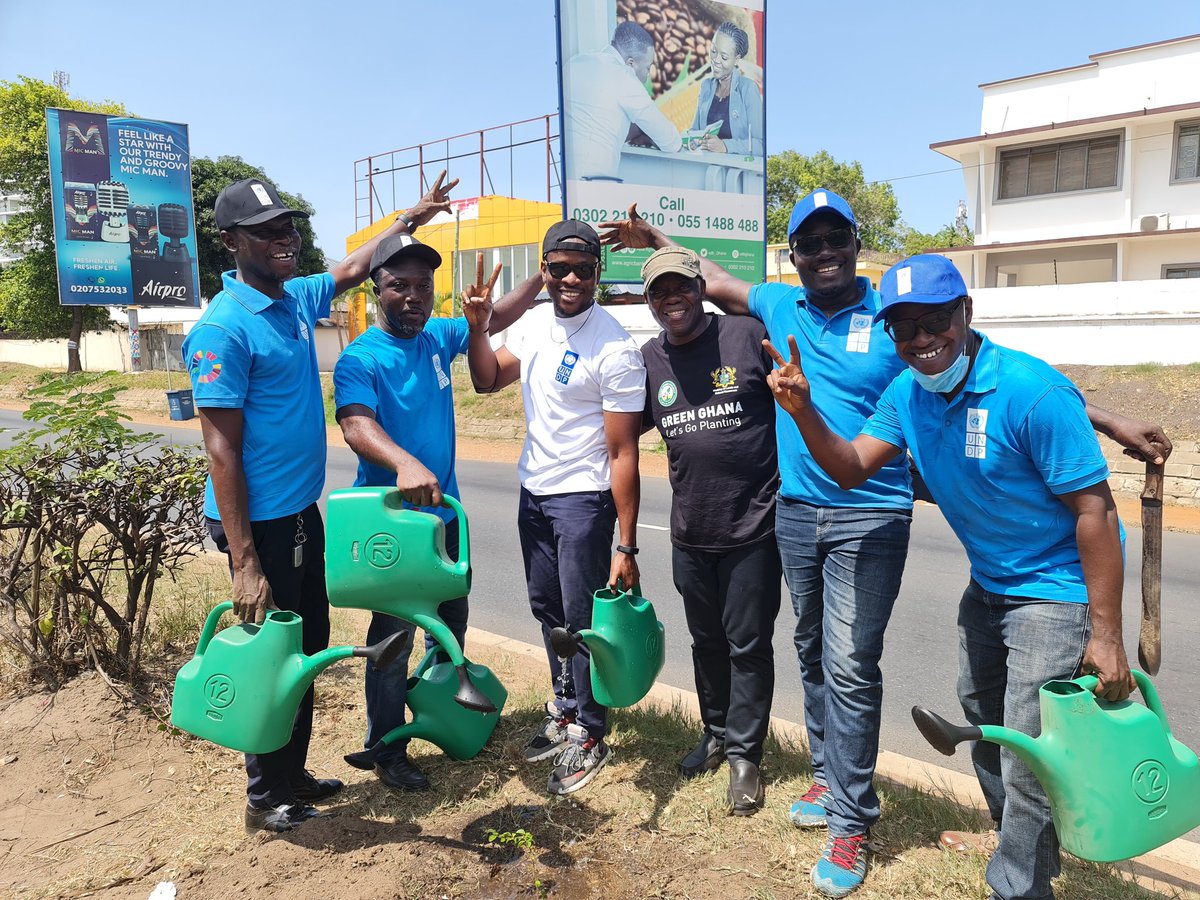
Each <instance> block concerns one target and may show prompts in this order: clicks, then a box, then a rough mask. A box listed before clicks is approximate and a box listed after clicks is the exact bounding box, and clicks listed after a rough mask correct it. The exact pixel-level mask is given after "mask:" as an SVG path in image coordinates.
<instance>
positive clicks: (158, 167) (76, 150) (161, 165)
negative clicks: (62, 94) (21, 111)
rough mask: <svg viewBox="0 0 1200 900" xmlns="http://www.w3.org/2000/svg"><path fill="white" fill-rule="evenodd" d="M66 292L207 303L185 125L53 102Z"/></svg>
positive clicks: (57, 227)
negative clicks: (202, 292)
mask: <svg viewBox="0 0 1200 900" xmlns="http://www.w3.org/2000/svg"><path fill="white" fill-rule="evenodd" d="M46 128H47V137H48V139H49V144H50V190H51V198H52V200H53V206H54V249H55V253H56V255H57V257H58V299H59V302H60V303H61V304H63V305H64V306H74V305H81V304H82V305H94V306H140V307H157V306H170V307H187V306H199V305H200V276H199V268H198V265H197V260H196V220H195V217H194V215H193V214H192V158H191V152H190V150H189V145H188V132H187V126H186V125H180V124H177V123H173V122H155V121H150V120H147V119H132V118H127V117H124V116H106V115H101V114H100V113H89V112H76V111H75V110H70V109H47V110H46Z"/></svg>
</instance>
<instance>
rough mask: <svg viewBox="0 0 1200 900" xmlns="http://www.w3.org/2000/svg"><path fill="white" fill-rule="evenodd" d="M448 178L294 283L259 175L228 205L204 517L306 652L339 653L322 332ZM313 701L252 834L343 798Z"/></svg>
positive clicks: (198, 334)
mask: <svg viewBox="0 0 1200 900" xmlns="http://www.w3.org/2000/svg"><path fill="white" fill-rule="evenodd" d="M444 176H445V173H442V176H441V177H439V178H438V180H437V182H436V183H435V184H434V186H433V188H432V189H431V190H430V191H429V193H427V194H426V195H425V196H424V197H422V198H421V200H420V201H419V202H418V203H416V204H415V205H414V206H413V207H412V208H411V209H410V210H409V211H408V213H407V214H406V215H403V216H400V217H398V218H397V220H396V221H395V222H394V223H392V225H391V226H390V227H389V228H387V229H386V230H385V231H383V232H382V233H381V234H380V235H379V236H378V237H375V238H373V239H371V240H370V241H367V243H365V244H364V245H363V246H362V247H359V248H358V249H357V250H355V251H354V252H353V253H351V254H349V255H348V256H347V257H346V258H345V259H343V260H342V261H341V262H340V263H338V264H337V265H336V266H334V267H333V269H332V270H330V271H329V272H323V273H321V274H318V275H309V276H305V277H300V278H297V277H296V267H297V263H298V259H299V254H300V233H299V232H298V231H297V230H296V227H295V224H294V222H293V219H294V217H295V216H304V217H306V218H307V217H308V213H306V212H303V211H302V210H298V209H291V208H289V207H288V206H287V205H286V204H285V203H284V202H283V201H282V200H281V199H280V197H279V193H278V192H277V191H276V190H275V187H274V185H272V184H271V183H270V182H268V181H265V180H263V179H259V178H249V179H245V180H242V181H239V182H236V183H235V184H231V185H229V186H228V187H226V188H225V189H224V190H223V191H221V193H220V195H219V196H218V197H217V202H216V207H215V213H216V222H217V227H218V228H219V229H220V233H221V243H222V244H223V245H224V246H225V249H226V250H228V251H229V252H230V253H231V254H232V255H233V260H234V265H235V268H234V269H233V270H232V271H229V272H225V273H224V275H223V276H222V278H223V282H224V289H223V290H222V291H220V292H219V293H218V294H217V295H216V296H215V297H213V299H212V301H211V302H210V303H209V304H208V307H207V308H206V309H205V310H204V312H203V314H202V315H201V316H200V319H199V321H198V322H197V323H196V324H195V325H194V326H193V327H192V330H191V331H190V332H188V335H187V338H186V339H185V340H184V343H183V358H184V362H185V363H186V365H187V367H188V374H189V375H190V377H191V382H192V390H193V393H194V396H195V404H196V408H197V409H198V411H199V415H200V426H201V429H202V431H203V434H204V446H205V449H206V451H207V453H208V471H209V477H208V485H207V488H206V494H205V501H204V514H205V517H206V518H207V520H208V529H209V533H210V535H211V537H212V539H213V541H214V543H215V544H216V545H217V548H218V549H219V550H221V551H222V552H223V553H225V554H227V555H228V557H229V567H230V573H231V574H232V576H233V597H232V599H233V609H234V613H235V614H236V615H237V617H238V618H239V619H241V620H242V621H243V622H251V623H261V622H263V621H264V619H265V617H266V614H267V610H268V609H274V608H278V609H286V610H291V611H293V612H296V613H299V614H300V616H301V617H302V618H303V621H304V630H303V640H302V647H303V650H304V653H305V654H309V655H311V654H313V653H316V652H318V651H320V650H322V649H324V648H325V647H326V646H327V645H328V643H329V598H328V595H327V594H326V591H325V529H324V524H323V522H322V520H321V514H320V511H319V509H318V507H317V501H318V500H319V499H320V497H321V491H322V488H323V487H324V484H325V409H324V402H323V400H322V396H321V381H320V377H319V375H318V372H317V352H316V344H315V339H314V338H315V335H314V330H315V328H316V323H317V320H318V319H321V318H324V317H326V316H328V315H329V304H330V301H331V300H332V299H333V297H334V295H335V294H337V293H339V292H341V291H344V290H346V289H347V288H350V287H353V286H354V285H357V284H360V283H361V282H362V281H363V280H364V279H365V278H366V277H367V269H368V263H369V261H370V259H371V255H372V254H373V253H374V252H375V248H376V246H377V245H378V244H379V242H380V241H381V240H384V239H386V238H388V237H391V236H392V235H394V234H399V233H403V232H407V231H408V230H409V229H410V228H412V227H415V226H416V225H419V224H421V223H423V222H426V221H428V220H429V219H430V218H432V217H433V216H434V215H435V214H437V213H438V212H439V211H443V210H448V209H449V200H448V196H447V192H448V191H449V190H450V188H452V187H453V186H454V184H456V183H457V182H451V183H450V184H449V185H447V186H446V187H445V188H444V189H443V187H442V177H444ZM312 716H313V691H312V688H311V687H310V688H309V689H308V691H307V692H306V693H305V695H304V698H303V700H302V701H301V704H300V708H299V711H298V712H297V714H296V721H295V725H294V727H293V730H292V736H291V739H290V740H289V742H288V743H287V744H286V745H284V746H283V747H282V748H280V749H279V750H275V751H273V752H271V753H259V754H253V753H250V754H247V755H246V774H247V776H248V784H247V787H246V794H247V804H246V812H245V824H246V829H247V830H248V831H258V830H263V831H272V832H282V831H289V830H291V829H292V828H294V827H296V826H297V825H299V824H301V823H302V822H304V821H305V820H307V819H310V818H313V817H314V816H316V815H317V814H318V813H317V810H316V808H315V807H313V806H312V805H311V804H313V803H316V802H319V801H323V800H327V799H328V798H330V797H332V796H333V795H334V794H336V793H337V792H338V791H340V790H341V789H342V783H341V782H340V781H338V780H337V779H336V778H322V779H318V778H315V777H313V776H312V775H311V774H310V773H309V772H308V770H307V769H306V768H305V763H306V760H307V758H308V744H309V739H310V737H311V734H312Z"/></svg>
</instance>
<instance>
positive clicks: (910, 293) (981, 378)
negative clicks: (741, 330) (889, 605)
mask: <svg viewBox="0 0 1200 900" xmlns="http://www.w3.org/2000/svg"><path fill="white" fill-rule="evenodd" d="M880 294H881V296H882V305H881V307H880V309H879V310H878V311H877V312H876V313H875V314H874V316H873V318H874V320H875V321H876V322H882V323H883V326H884V328H885V330H886V331H887V333H888V334H889V336H890V337H891V339H892V341H894V348H895V354H896V358H897V360H899V362H900V364H901V365H902V366H903V370H902V372H901V374H900V375H899V377H897V378H896V379H895V381H893V382H892V383H891V385H890V386H889V387H888V388H887V389H886V390H885V391H884V392H883V395H882V397H880V399H879V401H878V404H877V406H876V408H875V411H874V414H873V415H872V416H871V417H870V418H869V419H868V420H867V421H866V422H865V423H864V424H863V426H862V428H861V431H860V432H859V433H858V436H857V437H855V438H854V439H853V440H852V441H847V440H845V439H844V438H841V437H839V436H838V432H840V429H839V428H837V426H836V425H834V426H833V427H831V425H830V424H826V419H825V418H824V417H823V416H822V414H821V413H820V412H818V411H817V408H816V407H815V406H814V405H813V402H814V401H815V402H816V403H817V404H819V406H820V408H821V410H822V411H824V410H825V409H826V396H827V395H828V393H829V388H828V385H826V384H824V383H819V384H818V383H817V382H815V381H814V382H813V386H812V388H811V389H810V387H809V381H808V379H807V378H806V377H805V372H804V371H803V370H802V366H803V367H805V368H806V367H807V366H808V358H807V357H805V356H804V352H802V351H801V350H799V349H798V345H797V341H796V339H795V337H793V336H790V335H789V337H788V351H789V359H788V360H786V361H785V360H784V359H783V357H782V356H781V355H780V354H779V352H778V351H777V350H776V349H775V348H774V347H770V348H769V349H768V352H769V353H770V354H771V355H772V357H773V358H774V359H775V361H776V363H777V364H779V366H780V368H779V369H777V370H776V371H774V372H773V373H772V374H771V375H770V376H769V377H768V381H769V383H770V384H771V387H772V390H773V392H774V393H775V397H776V400H777V401H778V403H779V405H780V407H781V408H782V409H784V410H786V411H787V413H789V418H790V419H791V421H793V422H794V423H795V425H796V426H797V429H798V431H799V433H800V434H801V435H802V436H803V438H804V441H805V444H806V445H807V446H808V449H809V452H810V453H811V454H812V458H813V459H814V460H815V461H816V463H817V464H818V465H819V466H820V467H821V468H822V469H823V470H824V471H825V472H827V473H829V475H830V476H832V477H833V478H834V480H835V481H836V482H837V484H838V485H839V487H840V488H841V489H845V490H852V489H854V488H856V487H857V486H858V485H860V484H863V483H864V482H866V481H868V480H869V479H870V478H872V477H874V476H875V475H876V474H877V473H879V472H880V471H882V470H883V469H884V468H885V467H886V466H887V465H889V464H890V463H891V461H892V460H894V459H896V458H897V456H901V457H902V456H903V451H905V450H907V451H908V452H909V453H911V454H912V455H913V458H914V459H915V460H916V463H917V466H918V467H919V469H920V471H921V472H922V473H923V475H924V477H925V480H926V483H927V484H928V486H929V489H930V492H931V493H932V494H933V497H934V499H935V500H936V501H937V503H938V505H939V507H940V508H941V510H942V513H943V515H945V517H946V521H947V522H948V523H949V524H950V527H951V528H953V529H954V533H955V534H956V535H957V536H958V538H959V540H960V541H962V543H963V546H964V548H965V549H966V551H967V557H968V559H969V560H970V563H971V580H970V583H969V584H968V586H967V589H966V591H965V592H964V593H963V596H962V600H961V602H960V605H959V615H958V631H959V669H960V674H959V681H958V691H959V697H960V700H961V702H962V706H963V711H964V712H965V713H966V716H967V719H968V720H969V721H970V722H971V724H973V725H1000V724H1003V725H1006V726H1008V727H1009V728H1016V729H1018V730H1020V731H1023V732H1025V733H1027V734H1030V735H1034V736H1036V735H1037V734H1038V733H1039V731H1040V727H1041V723H1040V711H1039V705H1038V690H1039V688H1040V687H1041V685H1042V684H1044V683H1045V682H1047V681H1051V680H1054V679H1064V678H1072V677H1075V676H1076V675H1077V674H1079V673H1080V672H1081V671H1082V672H1083V673H1084V674H1095V675H1096V676H1097V677H1098V679H1099V684H1098V685H1097V687H1096V693H1097V694H1098V695H1101V696H1103V697H1105V698H1107V699H1108V700H1113V701H1118V700H1123V699H1125V698H1126V697H1127V696H1128V695H1129V692H1130V690H1131V688H1132V687H1133V686H1134V682H1133V678H1132V676H1131V675H1130V672H1129V663H1128V661H1127V660H1126V657H1125V649H1124V646H1123V644H1122V638H1121V586H1122V581H1123V564H1122V560H1123V554H1122V548H1121V536H1120V523H1119V522H1118V519H1117V511H1116V506H1115V505H1114V503H1113V499H1112V495H1111V494H1110V492H1109V488H1108V482H1107V480H1106V479H1107V477H1108V466H1107V465H1106V463H1105V461H1104V456H1103V455H1102V454H1101V452H1100V447H1099V445H1098V444H1097V441H1096V435H1095V431H1094V430H1093V426H1092V423H1091V422H1089V421H1088V415H1087V411H1086V409H1085V403H1084V399H1083V395H1082V394H1081V393H1080V392H1079V390H1078V389H1077V388H1076V387H1075V386H1074V385H1073V384H1071V382H1070V381H1068V380H1067V379H1066V378H1065V377H1064V376H1062V375H1060V374H1059V373H1058V372H1056V371H1055V370H1054V369H1053V368H1051V367H1050V366H1049V365H1047V364H1046V363H1044V362H1042V361H1041V360H1039V359H1036V358H1034V357H1032V356H1028V355H1027V354H1024V353H1018V352H1017V351H1014V350H1009V349H1007V348H1004V347H1000V346H998V345H996V344H993V343H992V342H991V341H990V340H989V339H988V338H987V337H986V336H984V335H983V334H980V333H979V332H977V331H974V330H972V329H971V327H970V325H971V314H972V303H971V298H970V297H969V296H968V295H967V288H966V285H965V284H964V283H963V280H962V277H961V276H960V275H959V273H958V270H957V269H955V267H954V264H953V263H951V262H950V261H949V260H948V259H946V258H945V257H943V256H932V255H921V256H914V257H912V258H911V259H907V260H904V261H903V262H901V263H899V264H897V265H895V266H893V267H892V268H891V269H889V270H888V271H887V273H885V274H884V276H883V279H882V282H881V284H880ZM831 424H832V423H831ZM972 758H973V760H974V763H975V771H976V774H977V776H978V778H979V783H980V786H981V787H982V788H983V792H984V795H985V797H986V798H987V803H988V809H989V811H990V812H991V815H992V818H993V819H994V820H995V822H996V823H997V827H998V830H999V844H998V847H997V849H996V851H995V853H994V854H993V855H992V858H991V861H990V862H989V864H988V869H987V880H988V883H989V884H990V885H991V887H992V890H993V891H995V896H997V897H1000V898H1002V900H1018V898H1020V900H1034V898H1048V897H1052V896H1053V893H1052V891H1051V887H1050V879H1051V878H1053V877H1054V876H1056V875H1057V874H1058V871H1059V861H1058V840H1057V837H1056V835H1055V833H1054V826H1053V823H1052V821H1051V817H1050V805H1049V802H1048V801H1047V799H1046V795H1045V793H1044V792H1043V790H1042V788H1041V786H1040V785H1039V783H1038V781H1037V779H1036V778H1035V777H1034V775H1033V773H1032V772H1031V771H1030V770H1029V768H1028V767H1027V766H1026V765H1025V764H1024V763H1023V762H1021V761H1020V760H1019V759H1017V758H1016V757H1015V756H1014V755H1013V754H1012V753H1011V752H1009V751H1007V750H1004V751H1001V750H1000V748H999V747H998V746H997V745H996V744H991V743H986V742H983V741H980V742H978V743H976V744H974V745H973V749H972ZM849 874H850V873H844V872H842V871H839V870H838V869H836V868H830V869H829V871H826V872H822V873H821V877H822V879H823V881H824V883H825V884H827V885H829V886H830V887H832V888H834V889H837V888H839V887H845V886H850V882H851V881H852V880H853V879H852V878H850V877H848V876H849ZM816 880H817V875H816V874H814V881H816ZM817 886H818V888H821V889H822V890H823V891H824V892H825V893H833V891H831V890H828V889H826V888H825V887H823V886H822V883H821V882H818V883H817Z"/></svg>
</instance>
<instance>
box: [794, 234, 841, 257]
mask: <svg viewBox="0 0 1200 900" xmlns="http://www.w3.org/2000/svg"><path fill="white" fill-rule="evenodd" d="M852 240H854V229H853V228H850V227H846V228H835V229H834V230H833V231H829V232H826V233H825V234H806V235H805V236H804V237H802V238H799V239H797V241H796V243H794V244H792V249H793V250H795V251H796V252H797V253H799V254H800V255H801V256H816V255H817V254H818V253H820V252H821V245H822V244H828V245H829V249H831V250H841V249H842V248H843V247H846V246H848V245H849V244H850V242H851V241H852Z"/></svg>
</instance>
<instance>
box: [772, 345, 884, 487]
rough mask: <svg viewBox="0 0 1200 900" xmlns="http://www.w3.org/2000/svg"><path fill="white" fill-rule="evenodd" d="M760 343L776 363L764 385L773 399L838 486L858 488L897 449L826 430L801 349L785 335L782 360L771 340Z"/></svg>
mask: <svg viewBox="0 0 1200 900" xmlns="http://www.w3.org/2000/svg"><path fill="white" fill-rule="evenodd" d="M763 346H764V347H765V348H766V350H767V353H768V354H769V355H770V357H771V359H773V360H774V361H775V364H776V365H777V366H779V368H778V369H773V370H772V371H771V374H769V375H768V376H767V385H768V386H769V387H770V388H771V393H772V394H774V395H775V402H776V403H778V404H779V406H780V408H781V409H782V410H783V411H784V412H786V413H787V414H788V415H790V416H791V417H792V421H793V422H795V423H796V427H797V428H799V429H800V434H801V436H803V438H804V443H805V445H806V446H807V447H808V450H809V452H810V453H812V456H813V459H815V460H816V461H817V465H819V466H820V467H821V468H822V469H824V470H825V472H826V473H827V474H828V475H829V477H830V478H832V479H833V480H834V481H836V482H837V484H838V487H840V488H841V489H842V490H844V491H849V490H852V489H853V488H856V487H858V486H859V485H860V484H862V483H863V482H864V481H866V480H867V479H868V478H870V477H871V476H872V475H874V474H875V473H876V472H878V471H879V470H880V469H882V468H883V466H884V464H885V463H887V462H888V461H889V460H891V459H894V458H895V456H896V454H897V453H899V452H900V448H899V447H897V446H896V445H895V444H889V443H888V442H887V441H881V440H879V439H878V438H874V437H871V436H869V435H866V434H860V435H857V436H856V437H855V438H854V440H852V441H847V440H846V439H845V438H843V437H841V436H840V435H837V434H834V433H833V432H832V431H830V430H829V426H828V425H826V424H825V419H824V418H823V417H822V416H821V413H820V412H818V411H817V408H816V407H815V406H813V403H812V397H811V396H810V391H809V386H808V379H807V378H805V377H804V370H803V369H802V368H801V367H800V348H799V347H797V346H796V339H795V337H793V336H792V335H790V334H789V335H788V348H789V350H790V352H791V359H790V360H784V358H783V357H782V356H781V355H780V353H779V351H778V350H776V349H775V348H774V347H773V346H772V345H771V342H770V341H763Z"/></svg>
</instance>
